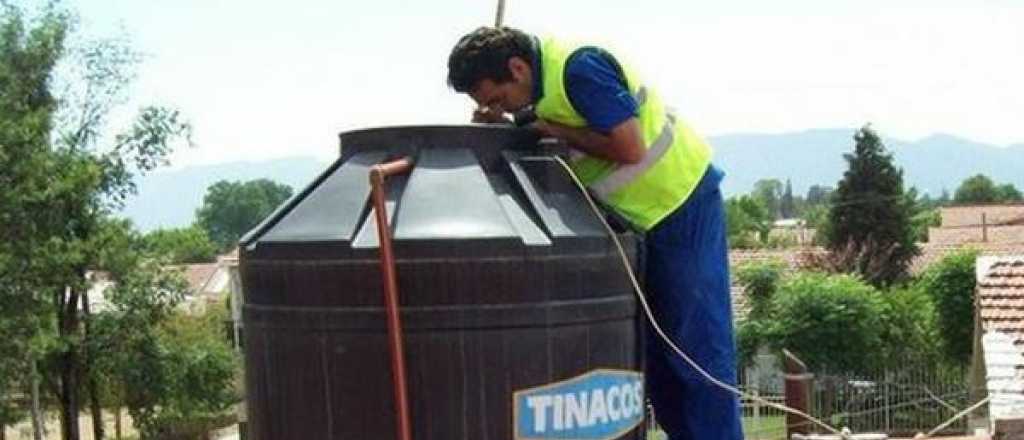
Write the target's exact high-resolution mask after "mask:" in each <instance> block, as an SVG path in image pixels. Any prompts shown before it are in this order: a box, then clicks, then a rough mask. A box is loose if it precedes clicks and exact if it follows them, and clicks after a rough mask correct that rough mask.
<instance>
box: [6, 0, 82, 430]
mask: <svg viewBox="0 0 1024 440" xmlns="http://www.w3.org/2000/svg"><path fill="white" fill-rule="evenodd" d="M67 31H68V19H67V16H66V14H64V13H63V12H62V11H59V10H57V9H56V8H53V7H44V8H43V10H42V11H41V12H40V14H39V15H38V16H36V17H34V18H31V17H26V15H25V14H24V13H23V12H22V10H21V9H20V8H18V7H17V6H15V5H13V4H9V3H8V2H0V170H2V172H0V280H2V282H0V335H3V337H0V422H4V423H6V422H12V421H14V420H17V419H20V418H21V417H22V416H23V415H24V412H23V411H22V409H21V408H18V407H16V406H15V405H14V403H15V402H12V401H11V400H10V399H9V397H10V395H11V394H12V393H16V392H21V391H26V390H28V389H29V383H30V381H31V380H32V379H33V378H38V377H39V376H38V375H37V374H36V373H35V366H36V364H37V363H38V361H39V360H40V359H41V358H42V355H43V353H45V352H47V351H49V350H51V349H52V348H53V347H55V346H56V345H57V344H56V341H55V338H54V335H53V332H52V329H53V328H54V326H53V322H52V320H51V319H50V318H51V315H48V312H49V311H50V310H52V304H51V303H50V302H49V301H48V299H49V297H48V296H47V293H48V292H46V291H45V290H44V289H45V287H46V283H45V279H46V278H47V277H48V276H50V275H51V274H50V268H49V267H48V265H47V263H48V262H50V261H53V260H55V259H57V257H54V256H51V255H49V254H48V251H49V250H51V249H52V248H54V247H57V246H55V245H52V244H50V243H48V242H47V239H48V238H49V236H50V234H51V233H52V232H53V231H54V230H55V225H54V224H52V223H43V222H42V221H40V220H41V219H48V218H52V217H53V216H54V215H55V214H59V213H51V211H50V206H48V202H49V200H50V198H51V195H50V194H51V192H53V191H55V189H54V184H55V182H54V180H53V179H52V177H51V175H50V172H51V171H52V170H53V169H54V167H55V166H56V164H55V161H54V160H53V159H52V158H51V157H50V155H49V154H48V147H49V132H50V130H51V129H52V127H53V119H54V112H55V111H56V109H57V105H58V102H57V99H56V98H55V97H54V96H53V95H52V94H51V93H50V90H49V83H50V81H51V79H52V71H53V68H54V66H55V65H56V64H57V61H58V60H59V59H60V58H61V56H62V55H63V54H64V37H65V35H66V34H67Z"/></svg>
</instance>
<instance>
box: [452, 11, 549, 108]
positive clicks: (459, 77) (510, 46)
mask: <svg viewBox="0 0 1024 440" xmlns="http://www.w3.org/2000/svg"><path fill="white" fill-rule="evenodd" d="M533 57H534V54H533V41H532V38H531V37H530V36H529V35H527V34H526V33H524V32H522V31H520V30H517V29H512V28H507V27H502V28H493V27H481V28H478V29H477V30H475V31H473V32H470V33H469V34H467V35H465V36H463V37H462V38H461V39H459V42H458V43H456V44H455V47H454V48H453V49H452V53H451V55H449V56H448V85H449V86H451V87H452V88H453V89H455V91H457V92H460V93H468V94H469V96H470V97H472V98H473V100H474V101H476V103H477V104H478V105H480V106H481V107H487V108H491V109H500V110H502V111H506V112H515V111H518V110H520V109H522V108H523V107H525V106H527V105H529V104H530V101H531V99H532V97H533V96H532V94H533V81H534V78H533V70H532V62H533Z"/></svg>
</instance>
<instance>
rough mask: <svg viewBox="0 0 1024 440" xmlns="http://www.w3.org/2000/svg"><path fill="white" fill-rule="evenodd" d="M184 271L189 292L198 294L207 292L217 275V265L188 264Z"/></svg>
mask: <svg viewBox="0 0 1024 440" xmlns="http://www.w3.org/2000/svg"><path fill="white" fill-rule="evenodd" d="M184 269H185V280H186V281H188V290H189V292H191V293H192V294H197V293H201V292H203V290H205V288H206V285H207V284H208V283H209V282H210V278H213V274H215V273H217V263H205V264H187V265H185V267H184Z"/></svg>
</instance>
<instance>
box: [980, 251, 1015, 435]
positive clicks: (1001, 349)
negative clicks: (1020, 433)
mask: <svg viewBox="0 0 1024 440" xmlns="http://www.w3.org/2000/svg"><path fill="white" fill-rule="evenodd" d="M976 267H977V269H976V276H977V280H978V283H977V295H976V299H975V324H974V356H973V359H972V362H971V371H972V373H971V385H972V387H971V388H972V389H973V390H978V392H977V393H976V395H973V396H971V397H972V400H975V399H980V398H983V397H986V396H989V397H991V401H990V402H989V405H988V414H987V415H984V414H982V415H981V416H982V418H983V420H981V423H978V417H976V418H975V419H974V420H972V425H974V426H978V425H987V426H984V427H987V428H989V429H990V430H991V428H992V426H993V425H995V424H997V423H1006V421H1008V420H1015V419H1024V254H1021V255H1017V256H1010V257H981V258H978V262H977V266H976Z"/></svg>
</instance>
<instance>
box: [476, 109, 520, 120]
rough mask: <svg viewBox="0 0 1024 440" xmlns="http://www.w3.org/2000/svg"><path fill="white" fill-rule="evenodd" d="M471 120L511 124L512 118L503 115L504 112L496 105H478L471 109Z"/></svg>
mask: <svg viewBox="0 0 1024 440" xmlns="http://www.w3.org/2000/svg"><path fill="white" fill-rule="evenodd" d="M473 122H479V123H484V124H511V123H512V120H511V119H509V118H508V117H506V116H505V112H503V111H501V109H499V108H496V107H478V108H477V109H476V110H473Z"/></svg>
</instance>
